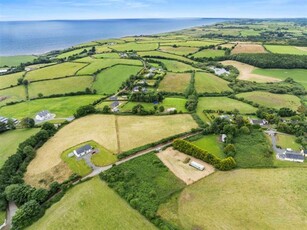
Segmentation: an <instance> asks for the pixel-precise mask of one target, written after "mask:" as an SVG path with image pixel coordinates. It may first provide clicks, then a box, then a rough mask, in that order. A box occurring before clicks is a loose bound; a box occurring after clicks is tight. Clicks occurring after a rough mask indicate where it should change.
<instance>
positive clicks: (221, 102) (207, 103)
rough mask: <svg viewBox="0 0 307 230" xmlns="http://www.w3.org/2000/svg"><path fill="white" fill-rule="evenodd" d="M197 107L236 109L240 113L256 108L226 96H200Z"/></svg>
mask: <svg viewBox="0 0 307 230" xmlns="http://www.w3.org/2000/svg"><path fill="white" fill-rule="evenodd" d="M198 109H201V111H203V110H215V111H217V110H223V111H233V110H234V109H237V110H239V111H240V113H242V114H249V113H254V112H256V110H257V108H255V107H253V106H251V105H249V104H246V103H243V102H241V101H237V100H234V99H231V98H228V97H201V98H199V101H198Z"/></svg>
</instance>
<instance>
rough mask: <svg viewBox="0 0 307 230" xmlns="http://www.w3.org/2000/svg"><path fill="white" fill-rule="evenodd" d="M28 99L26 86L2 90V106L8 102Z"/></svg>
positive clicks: (0, 94)
mask: <svg viewBox="0 0 307 230" xmlns="http://www.w3.org/2000/svg"><path fill="white" fill-rule="evenodd" d="M25 99H26V89H25V87H24V86H16V87H13V88H8V89H3V90H0V106H2V105H5V104H6V103H8V102H13V101H14V102H16V101H23V100H25Z"/></svg>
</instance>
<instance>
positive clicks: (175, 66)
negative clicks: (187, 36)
mask: <svg viewBox="0 0 307 230" xmlns="http://www.w3.org/2000/svg"><path fill="white" fill-rule="evenodd" d="M153 60H155V61H159V62H162V63H163V64H164V65H165V67H166V69H167V70H168V71H170V72H177V73H180V72H187V71H191V70H197V68H195V67H193V66H191V65H187V64H185V63H183V62H179V61H173V60H166V59H156V58H154V59H153Z"/></svg>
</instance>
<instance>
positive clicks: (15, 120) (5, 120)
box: [0, 116, 19, 125]
mask: <svg viewBox="0 0 307 230" xmlns="http://www.w3.org/2000/svg"><path fill="white" fill-rule="evenodd" d="M9 120H10V118H7V117H1V116H0V122H1V123H4V124H7V123H8V122H9ZM11 120H12V121H13V122H14V124H15V125H17V124H18V123H19V121H18V120H17V119H14V118H11Z"/></svg>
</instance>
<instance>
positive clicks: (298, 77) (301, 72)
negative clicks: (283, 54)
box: [252, 68, 307, 89]
mask: <svg viewBox="0 0 307 230" xmlns="http://www.w3.org/2000/svg"><path fill="white" fill-rule="evenodd" d="M252 73H254V74H259V75H263V76H268V77H274V78H277V79H280V80H285V79H286V78H288V77H290V78H292V79H293V80H294V81H296V82H298V83H300V84H301V85H303V86H304V87H305V89H307V78H306V76H307V70H306V69H258V68H257V69H255V70H253V72H252Z"/></svg>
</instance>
